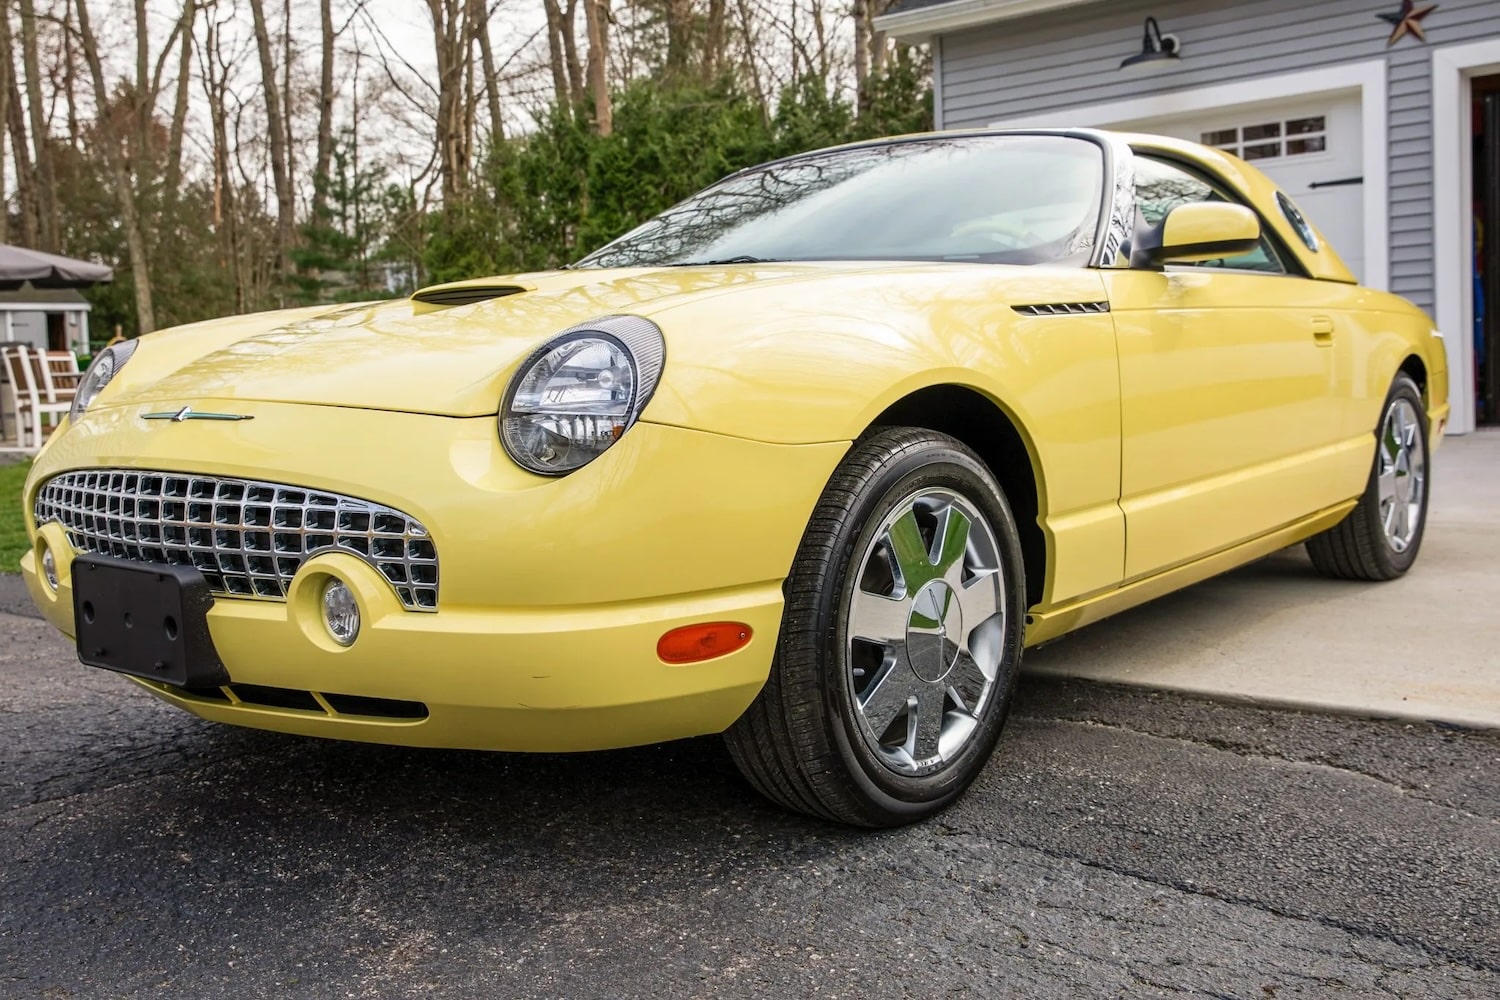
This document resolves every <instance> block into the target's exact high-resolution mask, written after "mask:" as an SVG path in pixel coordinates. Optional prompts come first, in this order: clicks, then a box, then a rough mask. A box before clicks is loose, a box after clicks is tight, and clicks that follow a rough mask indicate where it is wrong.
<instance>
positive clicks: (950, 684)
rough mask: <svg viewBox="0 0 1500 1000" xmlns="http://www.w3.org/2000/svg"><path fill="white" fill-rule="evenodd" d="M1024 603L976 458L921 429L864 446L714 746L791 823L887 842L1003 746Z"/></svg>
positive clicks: (816, 520)
mask: <svg viewBox="0 0 1500 1000" xmlns="http://www.w3.org/2000/svg"><path fill="white" fill-rule="evenodd" d="M1025 613H1026V586H1025V571H1024V566H1023V563H1022V559H1021V546H1020V538H1019V535H1018V533H1017V531H1016V525H1015V519H1014V518H1013V517H1012V515H1011V512H1010V507H1009V505H1008V504H1007V503H1006V500H1005V495H1004V493H1003V492H1002V491H1001V489H1000V487H999V485H998V484H997V483H996V482H995V479H994V477H993V476H992V475H991V474H990V472H989V470H988V469H987V468H986V467H985V465H984V463H983V462H982V461H980V459H979V458H978V456H976V455H975V454H974V453H973V452H972V451H970V450H969V449H968V448H966V447H965V446H964V445H963V444H961V443H960V442H958V441H957V440H955V439H953V438H951V437H948V436H946V435H943V434H938V433H935V432H933V431H927V430H921V429H916V428H891V429H887V430H882V431H880V432H878V433H876V434H874V435H872V436H870V437H869V438H866V439H864V440H863V441H861V442H859V443H858V444H857V445H856V446H855V448H854V449H853V450H852V451H851V452H850V454H849V455H848V456H847V457H846V458H845V460H844V461H843V462H842V463H841V464H840V466H839V468H838V469H837V470H836V471H835V473H834V475H833V478H832V480H831V481H830V482H829V484H828V486H827V488H826V489H825V490H824V492H823V496H822V498H821V499H820V500H819V502H818V506H817V508H816V509H815V511H814V513H813V518H812V521H811V522H810V523H809V526H808V529H807V532H806V534H805V535H804V536H803V541H802V546H801V548H800V550H799V551H798V555H797V560H796V563H795V565H794V566H793V568H792V573H791V576H790V578H789V579H788V581H787V586H786V611H785V614H784V616H783V619H782V629H781V637H780V641H779V644H778V646H777V652H776V658H775V662H774V663H773V665H772V668H771V677H770V679H769V680H768V681H767V683H766V686H765V688H763V689H762V691H761V693H760V695H759V696H758V697H757V698H756V700H755V702H754V703H753V704H752V705H751V706H750V708H749V709H747V710H746V712H745V714H744V715H743V716H742V717H741V718H740V719H739V720H738V721H737V722H736V723H735V724H734V726H732V727H731V728H730V729H729V731H728V732H727V733H725V740H726V742H727V743H728V745H729V750H730V753H731V755H732V756H733V757H734V760H735V763H736V764H738V765H739V767H740V770H741V771H742V772H743V773H744V774H745V776H746V777H747V778H748V779H749V781H750V783H751V784H753V785H754V786H755V787H756V788H757V789H759V790H760V791H761V792H762V793H764V794H765V795H766V796H768V797H769V798H771V799H773V800H775V801H777V802H780V803H782V804H783V805H786V806H788V807H790V808H792V809H797V810H800V811H802V812H806V813H810V814H812V815H815V816H821V817H824V818H827V819H833V820H838V821H841V822H846V823H852V824H857V825H861V826H896V825H900V824H903V823H910V822H913V821H915V820H919V819H922V818H924V817H926V816H929V815H931V814H933V813H935V812H937V811H938V810H940V809H942V808H944V807H945V806H947V805H948V804H950V803H951V802H953V801H954V800H955V799H956V798H958V796H959V795H960V794H962V792H963V791H964V789H965V788H967V787H968V786H969V784H970V783H971V782H972V781H973V780H974V778H975V777H976V776H977V775H978V773H979V771H980V769H981V768H982V767H983V766H984V763H985V761H986V760H987V759H988V758H989V755H990V752H991V751H992V750H993V748H994V746H995V742H996V740H997V739H998V738H999V735H1000V729H1001V727H1002V725H1003V724H1004V721H1005V716H1006V713H1007V711H1008V709H1009V707H1010V700H1011V693H1012V691H1013V689H1014V685H1015V680H1016V676H1017V673H1018V671H1019V667H1020V658H1021V645H1022V637H1023V633H1024V626H1025Z"/></svg>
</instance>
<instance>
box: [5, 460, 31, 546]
mask: <svg viewBox="0 0 1500 1000" xmlns="http://www.w3.org/2000/svg"><path fill="white" fill-rule="evenodd" d="M30 469H31V463H30V462H13V463H9V464H6V465H0V573H19V572H21V554H22V553H23V552H25V551H26V550H27V549H28V548H30V547H31V545H30V543H29V542H28V541H27V538H26V522H25V520H24V519H23V518H22V516H21V486H22V485H23V484H25V482H26V473H27V472H28V471H30Z"/></svg>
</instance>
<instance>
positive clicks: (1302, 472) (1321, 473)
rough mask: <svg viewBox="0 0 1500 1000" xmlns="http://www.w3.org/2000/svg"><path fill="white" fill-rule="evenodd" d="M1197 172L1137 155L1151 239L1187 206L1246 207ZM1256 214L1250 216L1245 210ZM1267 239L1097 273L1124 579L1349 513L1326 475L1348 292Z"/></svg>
mask: <svg viewBox="0 0 1500 1000" xmlns="http://www.w3.org/2000/svg"><path fill="white" fill-rule="evenodd" d="M1230 192H1231V189H1230V188H1229V187H1228V186H1227V185H1223V184H1220V183H1218V182H1214V181H1211V180H1210V178H1208V177H1207V176H1206V175H1203V174H1200V173H1197V172H1196V171H1195V170H1194V169H1193V168H1190V167H1187V166H1185V165H1180V164H1177V163H1174V162H1169V161H1168V160H1165V159H1160V158H1155V157H1151V156H1143V155H1137V157H1136V204H1137V208H1138V209H1139V211H1140V213H1141V215H1142V216H1144V219H1145V222H1146V223H1147V224H1149V225H1155V224H1157V223H1159V222H1160V221H1161V220H1162V219H1163V218H1165V216H1166V214H1167V212H1169V211H1170V210H1171V209H1172V208H1175V207H1176V206H1178V205H1181V204H1185V203H1188V202H1192V201H1209V200H1229V201H1236V202H1238V201H1240V199H1239V198H1237V197H1235V196H1234V195H1233V194H1232V193H1230ZM1252 207H1253V206H1252ZM1294 261H1295V258H1294V257H1293V256H1292V255H1291V254H1290V253H1289V252H1287V251H1286V250H1285V248H1282V247H1278V246H1277V244H1276V241H1275V239H1274V237H1273V236H1271V235H1269V234H1263V235H1262V238H1261V241H1260V245H1259V247H1257V249H1256V250H1255V251H1253V252H1251V253H1249V254H1245V255H1243V256H1241V257H1236V258H1229V259H1222V260H1216V261H1208V262H1203V263H1198V264H1191V265H1170V264H1169V265H1168V266H1166V267H1165V268H1164V269H1162V270H1143V269H1130V270H1114V271H1107V272H1106V275H1105V280H1106V283H1107V286H1108V289H1109V297H1110V307H1111V310H1112V311H1113V314H1114V319H1115V328H1116V337H1117V342H1118V347H1119V357H1120V394H1121V480H1120V506H1121V508H1122V509H1123V511H1124V513H1125V531H1126V559H1125V575H1126V578H1127V580H1133V579H1139V578H1141V577H1143V576H1148V575H1150V574H1153V573H1156V572H1160V571H1162V570H1165V569H1169V568H1171V567H1173V566H1177V565H1181V564H1183V563H1186V562H1190V561H1192V560H1193V559H1195V558H1198V557H1200V556H1204V555H1207V554H1209V553H1212V552H1216V551H1220V550H1223V549H1226V548H1229V547H1232V546H1234V545H1236V544H1237V543H1240V542H1243V541H1247V540H1249V539H1251V538H1254V537H1256V536H1259V535H1262V534H1265V533H1266V532H1269V531H1272V530H1274V529H1276V528H1278V527H1280V526H1283V525H1286V524H1289V523H1291V522H1294V521H1296V520H1299V519H1301V518H1303V517H1306V516H1307V515H1309V514H1311V513H1313V512H1315V511H1318V510H1321V509H1323V508H1325V507H1328V506H1331V505H1333V504H1336V503H1338V502H1340V501H1341V500H1343V499H1345V497H1343V496H1339V495H1336V494H1338V493H1340V492H1347V491H1346V490H1343V489H1342V488H1341V487H1339V486H1338V484H1337V483H1336V482H1334V481H1333V480H1334V479H1335V478H1337V477H1330V476H1328V475H1327V469H1326V468H1325V467H1324V465H1323V463H1324V462H1325V461H1326V459H1327V457H1328V455H1329V454H1330V453H1332V452H1335V451H1336V450H1337V447H1336V446H1337V445H1338V443H1339V441H1340V440H1341V438H1342V437H1343V434H1342V429H1343V428H1342V424H1343V417H1344V410H1345V402H1344V400H1345V399H1346V398H1347V396H1348V382H1349V373H1348V366H1347V357H1348V345H1347V344H1346V343H1344V341H1345V340H1346V339H1347V333H1348V331H1347V330H1345V329H1341V326H1342V325H1343V323H1344V322H1345V321H1344V320H1342V319H1341V314H1340V312H1338V311H1337V310H1336V309H1335V306H1336V305H1337V304H1338V303H1339V302H1340V294H1341V293H1342V292H1343V291H1344V290H1345V289H1344V288H1343V286H1330V285H1329V284H1328V283H1325V282H1318V281H1313V280H1310V279H1307V278H1305V277H1302V276H1300V275H1298V274H1296V273H1294V271H1293V270H1292V269H1293V268H1294V267H1295V263H1294Z"/></svg>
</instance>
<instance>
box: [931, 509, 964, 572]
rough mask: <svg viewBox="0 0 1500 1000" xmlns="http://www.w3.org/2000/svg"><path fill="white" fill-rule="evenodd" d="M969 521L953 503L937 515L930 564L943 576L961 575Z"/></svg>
mask: <svg viewBox="0 0 1500 1000" xmlns="http://www.w3.org/2000/svg"><path fill="white" fill-rule="evenodd" d="M969 526H970V522H969V519H968V518H967V517H965V516H964V512H963V511H961V510H959V509H958V508H957V507H955V506H954V505H953V504H949V505H948V506H947V508H946V509H945V510H944V511H943V512H942V514H940V515H938V526H937V537H936V538H934V539H933V546H932V548H933V552H934V553H935V555H934V556H933V558H932V560H931V561H932V565H933V567H934V568H935V569H936V570H937V571H938V573H939V574H941V575H942V576H944V577H947V576H949V575H951V574H953V573H955V572H956V573H958V574H959V575H962V573H963V566H964V553H965V552H967V551H968V548H969Z"/></svg>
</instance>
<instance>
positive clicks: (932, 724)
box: [906, 684, 943, 762]
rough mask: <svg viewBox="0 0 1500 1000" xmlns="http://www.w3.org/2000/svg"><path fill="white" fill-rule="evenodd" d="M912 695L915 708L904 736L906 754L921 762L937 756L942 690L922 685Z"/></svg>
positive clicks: (941, 732) (939, 686)
mask: <svg viewBox="0 0 1500 1000" xmlns="http://www.w3.org/2000/svg"><path fill="white" fill-rule="evenodd" d="M914 694H915V696H916V701H917V707H916V711H914V712H913V713H912V726H911V728H910V729H908V730H907V734H906V752H907V753H908V754H910V755H911V757H912V759H913V760H916V761H918V762H921V761H926V760H931V759H932V758H934V757H936V756H937V755H938V742H939V740H941V739H942V735H943V688H942V686H941V685H938V684H922V685H920V686H919V687H918V688H917V690H916V691H915V692H914Z"/></svg>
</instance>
